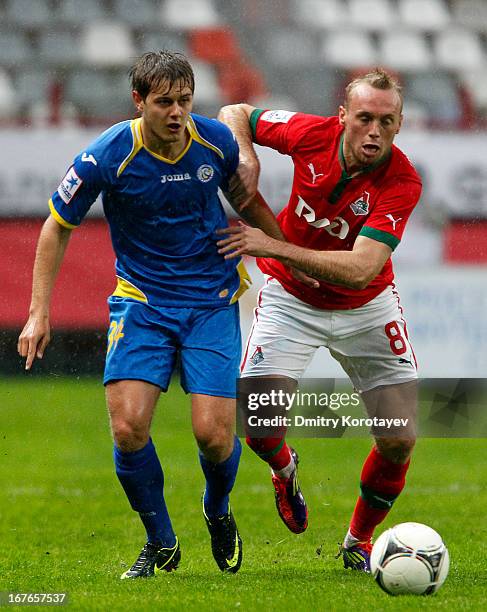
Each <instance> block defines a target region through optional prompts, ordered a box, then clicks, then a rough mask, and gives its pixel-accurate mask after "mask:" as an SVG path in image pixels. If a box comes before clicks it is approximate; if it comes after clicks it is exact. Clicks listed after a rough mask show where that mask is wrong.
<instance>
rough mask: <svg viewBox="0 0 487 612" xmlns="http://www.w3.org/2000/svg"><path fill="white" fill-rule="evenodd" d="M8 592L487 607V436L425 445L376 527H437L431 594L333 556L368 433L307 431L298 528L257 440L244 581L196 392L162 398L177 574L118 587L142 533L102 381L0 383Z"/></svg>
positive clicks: (247, 468) (143, 606)
mask: <svg viewBox="0 0 487 612" xmlns="http://www.w3.org/2000/svg"><path fill="white" fill-rule="evenodd" d="M0 397H1V408H0V415H1V421H0V422H1V431H0V457H1V471H0V492H1V493H0V495H1V503H0V534H1V538H0V542H1V557H0V568H1V569H0V591H4V592H5V591H14V592H65V591H66V592H68V593H69V604H68V608H69V609H72V610H154V609H165V610H196V609H198V610H217V611H220V610H255V609H259V610H266V611H267V610H270V611H272V610H281V611H287V610H305V611H306V610H332V611H334V610H347V611H350V610H356V609H361V610H374V611H375V610H403V609H404V610H406V609H410V608H411V607H414V608H417V609H444V610H447V609H449V610H480V609H487V607H486V606H487V589H486V586H487V582H486V558H487V554H486V552H487V551H486V545H485V541H486V517H487V487H486V486H485V483H486V482H487V462H486V461H485V457H486V449H487V443H486V440H484V439H476V440H473V439H470V440H463V439H456V440H443V439H435V440H426V439H425V440H420V441H419V442H418V445H417V449H416V452H415V457H414V461H413V464H412V467H411V470H410V472H409V476H408V484H407V487H406V489H405V491H404V493H403V495H402V496H401V497H400V499H399V500H398V502H397V503H396V506H395V508H394V509H393V511H392V512H391V514H390V516H389V517H388V519H387V520H386V522H385V523H384V524H383V525H382V526H381V527H380V528H379V530H378V533H380V532H381V531H382V530H383V529H384V528H385V527H389V526H391V525H393V524H395V523H399V522H403V521H407V520H414V521H418V522H424V523H427V524H429V525H431V526H432V527H434V528H435V529H437V530H438V531H439V532H440V533H441V535H442V536H443V538H444V540H445V542H446V543H447V545H448V547H449V550H450V555H451V569H450V575H449V577H448V579H447V581H446V583H445V585H444V586H443V588H442V589H441V590H440V592H439V593H438V594H437V595H435V596H432V597H429V598H420V597H413V596H406V597H398V598H393V597H390V596H388V595H386V594H385V593H383V592H382V591H381V590H380V589H379V587H378V586H377V585H376V584H375V583H374V582H373V580H372V579H371V578H370V576H366V575H361V574H357V573H355V572H353V573H352V572H351V571H345V570H343V569H342V564H341V561H336V560H335V559H334V554H335V552H336V550H337V542H338V541H339V540H341V538H342V537H343V534H344V530H345V528H346V525H347V523H348V519H349V517H350V514H351V511H352V508H353V505H354V503H355V499H356V495H357V490H358V477H359V473H360V468H361V465H362V462H363V459H364V457H365V455H366V454H367V452H368V448H369V446H370V441H368V440H364V439H349V440H326V439H306V440H304V439H303V440H294V444H295V445H296V447H297V448H298V450H299V453H300V456H301V472H300V480H301V485H302V488H303V491H304V492H305V494H306V497H307V501H308V504H309V509H310V526H309V528H308V530H307V532H306V533H305V534H303V535H301V536H295V535H293V534H291V533H290V532H288V531H287V530H286V528H285V527H284V526H283V525H282V524H281V522H280V520H279V518H278V516H277V513H276V511H275V508H274V499H273V490H272V486H271V482H270V477H269V474H268V471H267V469H266V466H265V465H264V464H263V463H262V462H260V461H259V460H258V459H257V458H256V457H254V456H253V454H252V453H251V452H250V451H249V450H248V449H244V452H243V455H242V462H241V464H240V471H239V475H238V477H237V482H236V487H235V489H234V492H233V494H232V507H233V509H234V513H235V516H236V519H237V523H238V525H239V529H240V532H241V535H242V538H243V542H244V561H243V565H242V569H241V571H240V572H239V573H238V574H237V575H222V574H220V572H219V570H218V569H217V567H216V564H215V563H214V561H213V558H212V556H211V551H210V546H209V538H208V534H207V532H206V527H205V525H204V522H203V518H202V516H201V509H200V496H201V492H202V489H203V476H202V473H201V471H200V468H199V463H198V458H197V453H196V446H195V443H194V441H193V438H192V435H191V430H190V415H189V402H188V398H186V397H185V396H184V394H183V393H182V392H181V391H180V390H179V387H178V386H177V385H173V386H172V387H171V389H170V391H169V393H168V394H167V395H165V396H162V398H161V401H160V403H159V407H158V412H157V415H156V418H155V422H154V427H153V439H154V441H155V444H156V447H157V449H158V452H159V456H160V458H161V463H162V464H163V467H164V471H165V476H166V498H167V503H168V507H169V511H170V513H171V516H172V520H173V524H174V527H175V530H176V533H177V534H178V536H179V538H180V541H181V545H182V555H183V556H182V562H181V565H180V568H179V569H178V571H177V572H174V573H172V574H168V575H164V576H158V577H157V578H154V579H148V580H142V581H135V582H131V581H120V580H119V575H120V574H121V572H122V571H124V569H126V568H127V566H128V565H130V564H131V563H132V562H133V561H134V559H135V557H136V556H137V554H138V552H139V549H140V547H141V546H142V544H143V543H144V533H143V530H142V527H141V525H140V524H139V519H138V517H137V516H136V514H135V513H134V512H133V511H132V510H131V509H130V508H129V505H128V502H127V501H126V499H125V497H124V495H123V493H122V490H121V488H120V486H119V484H118V481H117V479H116V477H115V474H114V471H113V466H112V457H111V454H112V447H111V440H110V434H109V429H108V421H107V415H106V409H105V404H104V393H103V387H102V385H101V383H100V382H98V381H94V380H76V379H71V380H69V379H62V378H56V377H52V378H46V379H40V378H25V379H21V378H17V379H6V380H5V379H4V380H3V381H1V382H0Z"/></svg>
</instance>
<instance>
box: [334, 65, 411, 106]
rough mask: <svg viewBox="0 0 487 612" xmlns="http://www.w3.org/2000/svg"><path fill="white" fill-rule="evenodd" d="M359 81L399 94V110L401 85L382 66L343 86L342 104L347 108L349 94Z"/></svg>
mask: <svg viewBox="0 0 487 612" xmlns="http://www.w3.org/2000/svg"><path fill="white" fill-rule="evenodd" d="M361 83H367V84H368V85H370V86H371V87H374V88H375V89H382V90H388V89H393V90H394V91H395V92H396V93H397V95H398V96H399V100H400V101H401V110H402V104H403V95H402V87H401V86H400V85H399V83H398V82H397V81H396V79H395V78H394V77H393V76H392V75H390V74H389V73H388V72H386V71H385V70H384V69H383V68H374V70H372V71H371V72H368V73H367V74H364V75H362V76H359V77H357V78H356V79H354V80H353V81H351V82H350V83H349V84H348V85H347V86H346V87H345V101H344V106H345V108H348V104H349V102H350V96H351V95H352V93H353V91H354V89H356V87H357V86H358V85H360V84H361Z"/></svg>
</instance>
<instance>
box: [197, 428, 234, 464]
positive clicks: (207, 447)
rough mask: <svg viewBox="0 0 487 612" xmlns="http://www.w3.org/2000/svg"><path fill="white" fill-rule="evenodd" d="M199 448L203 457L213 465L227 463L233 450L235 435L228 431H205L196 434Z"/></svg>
mask: <svg viewBox="0 0 487 612" xmlns="http://www.w3.org/2000/svg"><path fill="white" fill-rule="evenodd" d="M195 437H196V442H197V444H198V448H199V449H200V451H201V452H202V453H203V455H204V456H205V457H206V459H208V461H212V462H213V463H220V462H221V461H225V459H227V457H229V455H230V454H231V452H232V450H233V433H232V434H230V435H227V432H226V431H222V430H220V431H218V430H217V431H209V430H207V431H205V432H196V433H195Z"/></svg>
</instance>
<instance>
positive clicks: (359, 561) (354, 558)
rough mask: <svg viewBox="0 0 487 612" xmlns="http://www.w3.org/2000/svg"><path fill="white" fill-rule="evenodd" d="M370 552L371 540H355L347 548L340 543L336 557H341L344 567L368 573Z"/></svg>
mask: <svg viewBox="0 0 487 612" xmlns="http://www.w3.org/2000/svg"><path fill="white" fill-rule="evenodd" d="M371 552H372V543H371V542H357V544H354V545H353V546H350V547H349V548H344V547H343V546H342V545H340V548H339V551H338V554H337V555H336V557H335V558H336V559H338V557H340V556H342V557H343V565H344V567H345V569H352V570H357V571H359V572H365V573H366V574H370V553H371Z"/></svg>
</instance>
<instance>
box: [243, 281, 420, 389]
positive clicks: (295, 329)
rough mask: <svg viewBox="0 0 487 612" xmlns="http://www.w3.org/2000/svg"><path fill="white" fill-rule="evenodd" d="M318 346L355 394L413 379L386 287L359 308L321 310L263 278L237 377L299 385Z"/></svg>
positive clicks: (397, 312) (393, 297) (408, 349)
mask: <svg viewBox="0 0 487 612" xmlns="http://www.w3.org/2000/svg"><path fill="white" fill-rule="evenodd" d="M321 346H324V347H326V348H327V349H328V350H329V351H330V354H331V355H332V356H333V357H334V358H335V359H336V360H337V361H338V362H339V363H340V364H341V366H342V368H343V369H344V370H345V372H346V373H347V375H348V376H349V377H350V379H351V381H352V383H353V384H354V386H355V388H356V389H357V391H362V392H363V391H369V390H370V389H373V388H374V387H378V386H380V385H392V384H397V383H404V382H407V381H411V380H415V379H416V378H417V377H418V375H417V368H416V358H415V356H414V351H413V348H412V346H411V343H410V342H409V339H408V336H407V330H406V322H405V320H404V318H403V314H402V308H401V306H400V304H399V296H398V294H397V292H396V290H395V289H394V288H393V287H392V286H389V287H387V289H385V290H384V291H383V292H382V293H380V294H379V295H378V296H377V297H376V298H374V299H373V300H371V301H370V302H368V303H367V304H365V305H364V306H360V307H359V308H354V309H352V310H322V309H320V308H315V307H314V306H310V305H309V304H306V303H305V302H302V301H301V300H299V299H298V298H296V297H294V296H293V295H291V294H290V293H288V292H287V291H286V290H285V289H284V288H283V287H282V285H281V284H280V283H279V282H278V281H277V280H275V279H274V278H270V277H268V278H267V279H266V284H265V285H264V287H263V288H262V289H261V291H260V293H259V297H258V305H257V308H256V309H255V315H254V322H253V325H252V329H251V331H250V334H249V338H248V340H247V347H246V350H245V353H244V358H243V362H242V366H241V375H242V377H249V376H272V375H274V376H275V375H284V376H288V377H290V378H293V379H295V380H299V379H300V378H301V377H302V375H303V373H304V371H305V370H306V368H307V366H308V364H309V362H310V361H311V359H312V358H313V355H314V353H315V352H316V350H317V349H318V348H320V347H321ZM323 377H324V378H326V372H323Z"/></svg>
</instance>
